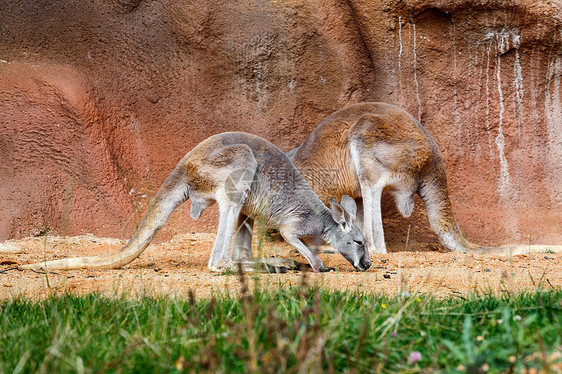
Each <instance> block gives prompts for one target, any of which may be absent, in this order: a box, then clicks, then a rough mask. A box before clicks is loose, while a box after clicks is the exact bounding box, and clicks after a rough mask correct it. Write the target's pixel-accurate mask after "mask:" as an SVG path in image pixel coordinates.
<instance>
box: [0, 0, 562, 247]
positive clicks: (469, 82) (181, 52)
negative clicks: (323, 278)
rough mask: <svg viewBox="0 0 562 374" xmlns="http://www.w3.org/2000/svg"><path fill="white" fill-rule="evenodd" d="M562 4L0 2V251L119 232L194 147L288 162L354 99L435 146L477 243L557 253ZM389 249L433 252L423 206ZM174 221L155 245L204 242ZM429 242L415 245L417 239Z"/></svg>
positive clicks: (394, 234) (208, 221) (396, 222)
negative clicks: (182, 235) (399, 115)
mask: <svg viewBox="0 0 562 374" xmlns="http://www.w3.org/2000/svg"><path fill="white" fill-rule="evenodd" d="M561 17H562V2H561V1H560V0H557V1H530V0H520V1H499V0H495V1H486V2H483V1H480V0H465V1H460V0H451V1H446V0H442V1H438V0H433V1H430V0H427V1H414V0H402V1H398V0H387V1H384V0H378V1H364V0H348V1H338V0H301V1H289V0H287V1H260V0H242V1H237V2H229V1H208V2H203V3H202V2H191V1H172V0H168V1H166V0H154V1H149V0H113V1H102V0H94V1H91V2H82V1H77V0H64V1H63V0H42V1H30V0H14V1H11V2H9V3H8V4H5V5H3V6H2V7H1V8H0V160H2V162H1V163H0V202H1V204H2V209H1V210H0V240H3V239H8V238H17V237H22V236H27V235H34V234H41V233H43V232H46V231H50V232H53V233H58V234H63V235H74V234H79V233H83V232H91V233H94V234H96V235H99V236H107V235H111V236H119V237H127V236H129V235H130V234H131V233H132V232H133V230H134V228H135V225H136V223H138V222H139V218H140V215H141V214H142V212H143V211H144V208H145V207H146V204H147V202H148V199H149V197H150V196H151V195H152V194H154V193H155V191H156V189H157V188H158V186H159V185H160V183H161V182H162V181H163V180H164V178H165V177H166V175H167V174H168V173H169V172H170V171H171V170H172V168H173V167H174V166H175V164H176V163H177V161H178V160H179V159H180V158H181V157H182V156H183V155H184V154H185V153H186V152H187V151H188V150H190V149H191V148H192V147H193V146H195V145H196V144H197V143H198V142H200V141H201V140H203V139H205V138H206V137H208V136H210V135H212V134H215V133H219V132H223V131H233V130H236V131H247V132H252V133H255V134H257V135H260V136H263V137H264V138H266V139H268V140H270V141H272V142H274V143H275V144H277V145H278V146H279V147H280V148H282V149H284V150H289V149H291V148H293V147H294V146H296V145H298V144H299V142H300V141H302V140H303V139H304V138H305V137H306V136H307V134H308V133H309V132H310V131H311V130H312V129H313V128H314V127H315V126H316V125H317V124H318V123H319V122H320V121H321V120H322V119H323V118H324V117H325V116H327V115H328V114H330V113H331V112H333V111H335V110H337V109H339V108H341V107H342V106H344V105H346V104H349V103H354V102H359V101H385V102H390V103H394V104H397V105H399V106H402V107H404V108H406V109H407V110H408V111H410V112H411V113H412V114H413V115H414V116H415V117H417V118H419V119H420V120H421V122H422V124H423V125H424V126H426V128H427V129H428V130H429V131H430V132H431V133H432V134H433V135H434V137H435V139H436V141H437V143H438V144H439V146H440V148H441V150H442V152H443V156H444V159H445V162H446V165H447V172H448V176H449V184H450V186H449V187H450V192H451V197H452V201H453V208H454V210H455V212H456V214H457V218H458V220H459V223H460V225H461V227H462V229H463V230H464V232H465V233H466V234H467V236H468V237H469V238H470V239H471V240H472V241H474V242H479V243H482V244H503V243H508V242H522V243H527V242H529V241H530V242H532V243H559V242H560V241H561V240H562V230H561V226H562V224H561V222H562V170H561V169H562V166H561V162H560V160H561V158H562V102H561V96H560V95H561V87H560V81H561V76H562V31H561V23H562V22H561ZM417 204H418V207H417V209H416V210H415V214H414V216H413V217H412V218H410V219H403V218H401V217H399V216H398V214H397V213H396V211H395V210H394V208H393V207H392V204H390V203H386V204H385V212H384V217H385V227H386V235H387V241H388V242H389V243H388V245H389V247H390V248H395V249H396V248H402V247H403V245H404V242H405V239H406V236H407V233H408V230H410V238H409V243H410V246H413V247H416V248H418V247H419V248H422V247H423V248H434V247H438V246H437V244H436V239H435V236H434V235H433V234H432V233H431V231H430V230H429V229H428V223H427V218H426V217H425V215H424V212H423V209H421V207H420V205H421V203H420V201H419V200H418V201H417ZM188 208H189V207H188V204H186V206H185V207H182V208H180V209H179V210H178V213H176V214H175V215H174V216H173V217H172V220H171V223H170V225H169V226H168V227H167V229H166V230H164V231H165V232H164V235H161V236H160V238H167V237H170V236H171V235H173V234H174V233H175V232H178V231H185V230H189V231H198V230H212V229H214V227H215V225H216V212H213V211H211V212H209V213H207V214H204V217H202V219H201V220H200V221H192V220H190V219H189V217H188V211H189V209H188ZM422 244H423V245H422Z"/></svg>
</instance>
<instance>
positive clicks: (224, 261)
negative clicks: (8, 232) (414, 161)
mask: <svg viewBox="0 0 562 374" xmlns="http://www.w3.org/2000/svg"><path fill="white" fill-rule="evenodd" d="M187 199H191V216H192V217H193V218H195V219H196V218H198V217H199V216H200V215H201V212H202V211H203V210H205V209H206V208H207V207H209V206H210V205H211V204H213V203H215V202H216V203H217V204H218V208H219V226H218V232H217V238H216V241H215V244H214V247H213V250H212V253H211V257H210V259H209V269H210V270H211V271H219V272H220V271H224V270H227V269H236V267H237V266H238V263H240V264H242V265H243V266H244V269H245V270H252V268H253V266H254V265H255V264H260V263H261V264H263V263H264V262H266V263H267V264H268V265H271V266H274V267H280V266H282V265H284V264H285V263H284V262H283V261H276V260H277V259H255V258H254V257H253V256H252V253H251V241H252V231H253V230H252V226H253V220H254V219H259V220H261V221H263V222H264V224H265V226H266V227H268V228H274V229H278V230H279V232H280V233H281V235H282V236H283V238H284V239H285V240H286V241H287V242H288V243H290V244H291V245H292V246H294V247H295V248H296V249H297V250H298V251H299V252H300V253H301V254H302V255H303V256H304V257H305V258H306V259H307V261H308V262H309V263H310V265H311V267H312V269H313V270H314V271H315V272H320V271H326V270H328V268H327V267H326V265H325V264H324V263H323V262H322V260H321V259H320V257H318V255H317V253H316V251H315V250H314V249H313V248H311V247H309V245H307V244H306V242H304V241H303V239H304V238H310V239H312V240H313V241H315V242H317V243H318V242H324V241H325V242H328V243H329V244H331V245H332V246H333V247H334V248H335V249H336V251H338V252H339V253H341V254H342V255H343V256H344V257H345V258H346V259H347V260H348V261H349V262H350V263H351V264H352V265H353V266H354V267H355V268H356V269H357V270H361V271H364V270H366V269H368V268H369V266H370V265H371V262H370V260H369V252H368V251H367V250H366V248H365V238H364V237H363V235H362V234H361V232H360V230H359V229H358V227H357V226H356V225H355V223H354V221H355V216H356V205H355V201H354V200H353V199H352V198H350V197H349V196H341V204H340V203H338V202H337V201H336V200H334V199H328V201H329V203H330V209H328V208H327V207H326V205H324V203H323V202H322V201H321V200H320V199H319V198H318V197H317V196H316V195H315V193H314V192H313V191H312V189H311V188H310V186H309V185H308V184H307V182H306V180H305V179H304V178H303V176H302V175H301V174H300V173H299V172H298V170H297V169H296V168H295V166H294V165H293V164H292V163H291V161H290V160H289V158H288V157H287V156H286V155H285V154H284V153H283V152H282V151H281V150H280V149H279V148H277V147H276V146H274V145H273V144H271V143H269V142H268V141H266V140H264V139H262V138H260V137H258V136H254V135H251V134H247V133H240V132H229V133H222V134H218V135H214V136H211V137H210V138H208V139H206V140H204V141H203V142H201V143H200V144H199V145H197V146H196V147H195V148H193V150H191V151H190V152H189V153H187V155H185V157H184V158H183V159H182V160H181V161H180V162H179V164H178V165H177V166H176V168H175V169H174V170H173V171H172V173H171V174H170V175H169V176H168V177H167V178H166V180H165V181H164V183H163V184H162V186H161V187H160V189H159V190H158V192H157V194H156V196H155V197H154V198H153V199H151V202H150V203H149V206H148V208H147V211H146V213H145V215H144V217H143V219H142V221H141V223H140V225H139V227H138V229H137V230H136V233H135V234H134V236H133V237H132V238H131V239H130V240H129V241H128V242H127V243H126V244H125V245H124V246H123V247H122V248H121V249H120V250H119V251H117V252H115V253H111V254H107V255H101V256H94V257H79V258H66V259H61V260H54V261H47V262H46V263H45V262H43V263H34V264H27V265H23V266H20V267H19V268H20V269H36V270H37V269H43V270H45V268H47V269H50V270H51V269H78V268H89V269H104V268H119V267H121V266H124V265H126V264H128V263H130V262H131V261H133V260H134V259H135V258H137V257H138V256H139V255H140V254H141V253H142V252H143V251H144V250H145V249H146V247H148V245H149V244H150V242H151V241H152V239H153V238H154V236H155V235H156V233H157V232H158V231H159V230H160V229H161V228H162V227H163V226H164V225H165V224H166V222H167V221H168V218H169V217H170V214H171V213H172V211H173V210H174V209H175V208H176V207H177V206H178V205H180V204H181V203H183V202H185V201H186V200H187ZM231 243H232V244H231ZM231 246H232V251H231Z"/></svg>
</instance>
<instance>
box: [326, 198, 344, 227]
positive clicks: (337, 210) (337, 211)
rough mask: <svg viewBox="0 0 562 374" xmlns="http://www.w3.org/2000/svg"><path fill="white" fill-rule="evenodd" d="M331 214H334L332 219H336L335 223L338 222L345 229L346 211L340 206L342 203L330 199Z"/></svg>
mask: <svg viewBox="0 0 562 374" xmlns="http://www.w3.org/2000/svg"><path fill="white" fill-rule="evenodd" d="M330 212H331V213H332V218H333V219H334V221H336V222H337V223H338V225H342V226H344V227H345V225H346V223H347V222H346V219H345V210H344V209H343V207H342V206H341V205H340V203H338V202H337V201H336V200H335V199H332V198H330Z"/></svg>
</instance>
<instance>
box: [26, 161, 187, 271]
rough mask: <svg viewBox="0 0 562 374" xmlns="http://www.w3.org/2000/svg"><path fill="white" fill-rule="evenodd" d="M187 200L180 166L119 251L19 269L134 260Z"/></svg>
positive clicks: (111, 264) (104, 266)
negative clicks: (177, 208)
mask: <svg viewBox="0 0 562 374" xmlns="http://www.w3.org/2000/svg"><path fill="white" fill-rule="evenodd" d="M188 198H189V189H188V186H187V183H186V179H185V168H184V167H183V165H182V164H181V163H180V165H178V166H177V167H176V168H175V169H174V171H172V173H171V174H170V175H169V176H168V178H166V180H165V181H164V183H163V184H162V186H161V187H160V189H159V190H158V192H157V194H156V196H155V197H154V198H152V199H151V201H150V203H149V205H148V208H147V210H146V213H145V214H144V217H143V219H142V221H141V223H140V225H139V226H138V228H137V230H136V232H135V234H134V235H133V237H132V238H131V239H129V241H128V242H127V244H125V245H124V246H123V247H122V248H121V249H120V250H119V251H117V252H114V253H109V254H106V255H100V256H92V257H75V258H65V259H61V260H54V261H46V262H38V263H33V264H27V265H22V266H19V267H18V269H22V270H27V269H32V270H47V269H48V270H56V269H59V270H67V269H115V268H120V267H122V266H124V265H127V264H128V263H130V262H131V261H133V260H134V259H136V258H137V257H138V256H139V255H140V254H141V253H142V252H143V251H144V250H145V249H146V248H147V247H148V245H149V244H150V242H151V241H152V239H154V236H156V234H157V233H158V231H160V229H161V228H162V227H164V225H165V224H166V222H168V219H169V218H170V215H171V214H172V212H173V211H174V209H176V207H177V206H178V205H180V204H181V203H183V202H185V201H186V200H187V199H188Z"/></svg>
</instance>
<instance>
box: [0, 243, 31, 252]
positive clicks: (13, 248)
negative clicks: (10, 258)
mask: <svg viewBox="0 0 562 374" xmlns="http://www.w3.org/2000/svg"><path fill="white" fill-rule="evenodd" d="M23 252H25V250H24V249H23V248H21V247H19V246H17V245H15V244H12V243H8V242H4V243H0V253H23Z"/></svg>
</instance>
